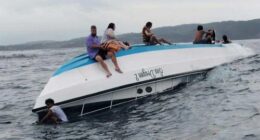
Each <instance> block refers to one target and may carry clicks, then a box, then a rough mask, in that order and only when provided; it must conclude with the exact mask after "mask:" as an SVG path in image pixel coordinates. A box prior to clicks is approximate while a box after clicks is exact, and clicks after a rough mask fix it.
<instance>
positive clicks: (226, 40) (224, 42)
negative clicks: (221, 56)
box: [222, 35, 231, 44]
mask: <svg viewBox="0 0 260 140" xmlns="http://www.w3.org/2000/svg"><path fill="white" fill-rule="evenodd" d="M222 39H223V41H222V43H223V44H229V43H231V41H230V40H229V39H228V37H227V35H223V36H222Z"/></svg>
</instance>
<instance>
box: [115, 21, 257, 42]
mask: <svg viewBox="0 0 260 140" xmlns="http://www.w3.org/2000/svg"><path fill="white" fill-rule="evenodd" d="M202 25H203V26H204V30H207V29H209V28H214V29H215V31H216V35H217V39H221V36H222V35H223V34H226V35H228V36H229V37H230V38H231V39H233V40H242V39H257V38H260V19H255V20H249V21H224V22H214V23H208V24H202ZM197 26H198V24H185V25H178V26H169V27H160V28H155V29H154V30H153V32H154V33H155V34H156V35H157V36H159V37H164V38H166V39H168V40H170V41H171V42H192V41H193V37H194V32H195V31H196V29H197ZM118 37H119V38H120V39H122V40H129V41H130V42H131V43H140V42H142V38H141V34H140V33H130V34H123V35H120V36H118Z"/></svg>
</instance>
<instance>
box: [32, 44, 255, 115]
mask: <svg viewBox="0 0 260 140" xmlns="http://www.w3.org/2000/svg"><path fill="white" fill-rule="evenodd" d="M250 55H253V52H252V51H250V50H249V49H247V48H245V47H243V46H240V45H238V44H229V45H192V44H177V45H171V46H149V47H148V46H136V47H133V48H132V49H131V50H128V51H120V52H119V53H117V58H118V62H119V64H120V67H121V69H122V70H123V72H124V73H123V74H119V73H117V72H115V71H112V69H114V68H113V64H112V62H111V60H109V59H107V60H106V61H105V62H106V63H107V64H108V66H109V68H110V69H111V71H112V74H113V75H112V77H110V78H106V76H105V74H104V71H103V69H102V68H101V67H100V65H99V64H98V63H96V62H94V61H93V60H90V59H89V58H88V57H87V56H86V55H81V56H78V57H76V58H74V59H73V60H71V61H70V62H68V63H66V64H64V65H63V66H62V67H61V68H60V69H58V70H57V71H56V72H55V74H54V75H53V77H51V78H50V80H49V82H48V83H47V85H46V86H45V88H44V90H43V91H42V93H41V94H40V96H39V97H38V98H37V100H36V104H35V106H34V109H33V112H36V113H39V114H41V113H40V112H44V111H46V107H45V103H44V102H45V100H46V99H48V98H52V99H54V100H55V102H56V104H57V105H60V106H61V107H62V108H63V109H65V110H66V109H68V110H69V108H74V107H77V108H81V109H80V113H78V114H79V115H85V114H89V113H92V112H95V111H99V110H102V108H105V109H106V108H111V107H113V106H117V105H118V104H120V103H121V102H123V101H128V100H133V99H138V98H141V97H145V96H148V95H152V94H155V93H162V92H164V91H165V90H168V89H172V88H173V87H175V86H177V85H179V84H181V83H186V82H187V81H185V79H186V80H187V77H191V76H192V75H196V74H199V75H200V74H203V73H205V72H207V71H208V70H210V69H212V68H214V67H216V66H219V65H221V64H224V63H228V62H231V61H233V60H236V59H239V58H244V57H248V56H250ZM141 90H142V93H140V92H141Z"/></svg>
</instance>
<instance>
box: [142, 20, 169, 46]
mask: <svg viewBox="0 0 260 140" xmlns="http://www.w3.org/2000/svg"><path fill="white" fill-rule="evenodd" d="M151 28H152V22H147V23H146V25H145V26H144V27H143V30H142V36H143V42H144V44H145V45H157V44H160V45H162V43H166V44H169V45H171V44H172V43H171V42H169V41H167V40H165V39H163V38H159V39H158V38H157V37H156V36H155V35H154V33H152V31H151Z"/></svg>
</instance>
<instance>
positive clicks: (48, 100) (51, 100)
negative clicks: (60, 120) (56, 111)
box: [45, 98, 54, 104]
mask: <svg viewBox="0 0 260 140" xmlns="http://www.w3.org/2000/svg"><path fill="white" fill-rule="evenodd" d="M45 104H54V100H53V99H51V98H49V99H46V100H45Z"/></svg>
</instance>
